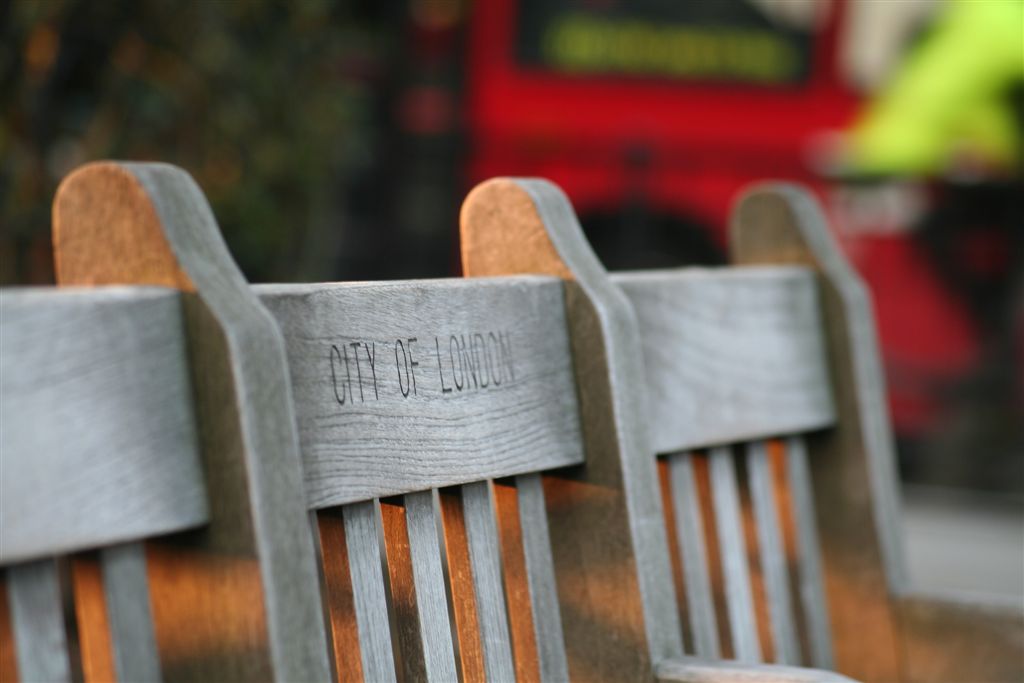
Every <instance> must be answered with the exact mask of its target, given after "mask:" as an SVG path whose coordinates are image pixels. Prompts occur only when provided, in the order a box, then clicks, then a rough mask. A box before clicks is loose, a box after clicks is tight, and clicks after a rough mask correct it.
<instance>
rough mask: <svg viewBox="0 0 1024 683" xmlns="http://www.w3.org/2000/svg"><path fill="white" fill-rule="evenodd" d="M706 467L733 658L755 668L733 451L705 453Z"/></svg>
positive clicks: (757, 653)
mask: <svg viewBox="0 0 1024 683" xmlns="http://www.w3.org/2000/svg"><path fill="white" fill-rule="evenodd" d="M708 466H709V468H710V470H711V491H712V502H713V503H714V506H715V526H716V531H717V532H718V546H719V548H721V553H722V572H723V574H724V575H725V595H726V605H727V607H728V610H729V633H730V635H731V636H732V639H731V640H732V652H733V657H734V658H735V659H737V660H738V661H741V662H745V663H749V664H755V663H758V662H760V661H761V644H760V642H759V641H758V637H757V624H756V623H755V620H754V598H753V595H752V594H751V587H750V570H749V568H748V564H747V563H748V560H747V548H746V543H745V542H744V539H743V527H742V522H741V520H740V515H741V511H740V496H739V489H738V484H737V481H736V466H735V463H734V462H733V455H732V451H731V450H730V449H729V448H727V447H721V446H720V447H716V448H712V449H711V450H710V452H709V453H708Z"/></svg>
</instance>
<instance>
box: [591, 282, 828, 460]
mask: <svg viewBox="0 0 1024 683" xmlns="http://www.w3.org/2000/svg"><path fill="white" fill-rule="evenodd" d="M611 279H612V282H614V283H615V284H616V285H618V286H619V287H621V288H622V290H623V291H624V292H625V293H626V296H627V297H628V298H629V299H630V302H631V303H632V304H633V307H634V308H635V310H636V315H637V319H638V321H639V324H640V335H641V343H642V346H643V352H644V353H643V355H644V363H645V370H646V386H645V389H646V392H647V397H648V400H647V410H648V419H649V425H650V433H651V435H652V440H653V442H654V443H653V446H654V450H655V451H656V452H658V453H669V452H675V451H681V450H687V449H692V448H701V447H706V446H714V445H720V444H728V443H736V442H740V441H749V440H753V439H759V438H765V437H770V436H778V435H784V434H793V433H799V432H805V431H810V430H814V429H819V428H822V427H826V426H829V425H831V424H832V423H833V422H834V421H835V416H836V410H835V405H834V402H833V398H832V386H831V383H830V380H829V374H828V363H827V358H826V340H825V338H824V335H823V333H822V330H823V325H822V319H821V310H820V302H819V301H818V287H817V281H816V279H815V275H814V273H813V272H812V271H811V269H809V268H802V267H796V266H779V267H765V266H751V267H743V268H736V267H732V268H722V269H715V268H686V269H675V270H657V271H643V272H626V273H616V274H613V275H612V276H611Z"/></svg>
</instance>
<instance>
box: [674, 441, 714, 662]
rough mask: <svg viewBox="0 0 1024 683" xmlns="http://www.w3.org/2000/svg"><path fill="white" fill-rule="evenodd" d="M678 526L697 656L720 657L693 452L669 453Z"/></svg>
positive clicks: (687, 599)
mask: <svg viewBox="0 0 1024 683" xmlns="http://www.w3.org/2000/svg"><path fill="white" fill-rule="evenodd" d="M668 461H669V482H670V489H671V492H672V502H673V510H674V512H675V528H676V534H677V537H678V545H679V552H680V555H681V556H682V563H683V585H684V586H685V591H686V605H687V608H688V616H689V620H690V629H691V630H692V632H693V645H694V652H695V654H696V655H697V656H698V657H703V658H706V659H718V658H719V657H720V656H721V654H720V648H719V645H718V627H717V622H716V619H715V605H714V602H713V600H712V596H713V592H712V589H711V577H710V575H709V574H708V559H707V550H706V544H705V540H704V529H703V520H702V518H701V513H700V499H699V497H698V495H699V494H698V493H697V483H696V480H695V479H694V474H693V456H692V455H690V454H689V453H673V454H672V455H670V456H668Z"/></svg>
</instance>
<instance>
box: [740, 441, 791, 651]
mask: <svg viewBox="0 0 1024 683" xmlns="http://www.w3.org/2000/svg"><path fill="white" fill-rule="evenodd" d="M747 476H748V479H749V483H750V495H751V499H752V500H753V505H754V518H755V521H756V524H757V542H758V546H759V547H760V551H761V567H762V571H763V572H764V583H765V591H766V593H767V596H768V616H769V619H770V622H771V626H772V642H773V643H774V651H775V661H776V662H777V663H779V664H799V663H800V643H799V641H798V640H797V635H796V628H795V624H794V621H793V612H792V609H793V608H792V605H793V602H792V598H791V596H790V594H789V578H788V576H787V573H786V554H785V549H784V548H783V545H782V533H781V531H780V530H779V515H778V508H777V503H776V500H775V491H774V481H773V479H772V471H771V465H770V463H769V461H768V451H767V449H766V447H765V443H764V442H763V441H754V442H751V443H749V444H747Z"/></svg>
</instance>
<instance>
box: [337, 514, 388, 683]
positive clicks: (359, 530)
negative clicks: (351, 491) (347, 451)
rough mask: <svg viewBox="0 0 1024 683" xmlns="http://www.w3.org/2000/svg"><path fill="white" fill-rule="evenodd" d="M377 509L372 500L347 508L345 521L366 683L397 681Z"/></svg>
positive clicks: (360, 650) (360, 652) (360, 649)
mask: <svg viewBox="0 0 1024 683" xmlns="http://www.w3.org/2000/svg"><path fill="white" fill-rule="evenodd" d="M377 506H378V503H377V502H376V501H372V500H370V501H366V502H363V503H353V504H352V505H347V506H345V508H344V518H345V542H346V544H347V545H348V566H349V570H350V571H351V572H352V595H353V598H354V599H353V603H354V606H355V613H356V623H357V624H358V626H359V654H360V656H361V657H362V664H363V676H364V679H365V680H366V681H374V682H375V683H376V682H377V681H379V682H380V683H384V682H385V681H395V680H397V678H396V675H395V658H394V647H393V645H392V644H391V627H390V625H389V615H388V604H387V597H386V596H385V592H384V570H383V568H382V567H381V547H380V540H379V539H380V537H381V535H382V530H381V521H380V511H379V510H378V508H377Z"/></svg>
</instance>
